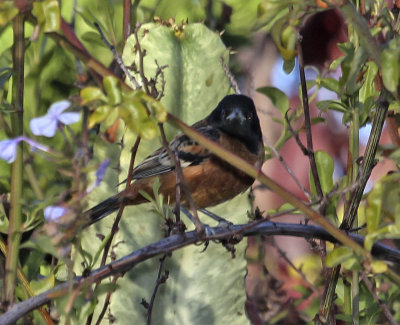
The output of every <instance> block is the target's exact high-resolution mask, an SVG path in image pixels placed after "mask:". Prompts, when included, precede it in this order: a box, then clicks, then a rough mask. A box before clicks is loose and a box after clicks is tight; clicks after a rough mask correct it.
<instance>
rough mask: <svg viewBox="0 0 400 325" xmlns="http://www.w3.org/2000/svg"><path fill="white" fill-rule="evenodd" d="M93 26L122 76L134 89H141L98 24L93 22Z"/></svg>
mask: <svg viewBox="0 0 400 325" xmlns="http://www.w3.org/2000/svg"><path fill="white" fill-rule="evenodd" d="M94 26H95V27H96V28H97V30H98V32H99V34H100V36H101V39H102V40H103V42H104V43H105V44H106V45H107V47H108V48H109V49H110V51H111V52H112V54H113V55H114V59H115V61H117V63H118V65H119V67H120V68H121V70H122V71H123V72H124V74H125V75H126V76H127V77H128V78H129V80H130V81H131V82H132V84H133V85H134V87H135V89H141V88H142V87H141V86H140V85H139V84H138V82H137V81H136V79H135V77H134V76H132V75H131V73H130V72H129V70H128V69H127V68H126V66H125V64H124V63H123V62H122V59H121V57H120V55H119V54H118V53H117V50H116V49H115V47H114V45H112V44H111V43H110V42H109V41H108V40H107V38H106V37H105V35H104V33H103V31H102V30H101V28H100V26H99V24H98V23H96V22H95V23H94Z"/></svg>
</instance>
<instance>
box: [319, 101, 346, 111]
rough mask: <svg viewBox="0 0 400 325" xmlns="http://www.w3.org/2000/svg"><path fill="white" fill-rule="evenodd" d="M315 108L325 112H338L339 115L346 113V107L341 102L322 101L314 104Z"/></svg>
mask: <svg viewBox="0 0 400 325" xmlns="http://www.w3.org/2000/svg"><path fill="white" fill-rule="evenodd" d="M316 104H317V107H318V108H319V109H320V110H321V111H324V112H325V111H327V110H328V109H331V110H334V111H338V112H341V113H346V112H347V111H348V108H347V106H346V105H344V104H343V103H342V102H341V101H339V100H322V101H319V102H317V103H316Z"/></svg>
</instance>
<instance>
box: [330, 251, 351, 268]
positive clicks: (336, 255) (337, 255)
mask: <svg viewBox="0 0 400 325" xmlns="http://www.w3.org/2000/svg"><path fill="white" fill-rule="evenodd" d="M353 255H354V253H353V251H352V250H351V248H348V247H346V246H340V247H336V248H334V249H333V250H332V251H331V252H329V253H328V254H327V255H326V258H325V263H326V266H327V267H334V266H336V265H339V264H342V263H343V262H344V261H345V260H347V259H349V258H351V257H353Z"/></svg>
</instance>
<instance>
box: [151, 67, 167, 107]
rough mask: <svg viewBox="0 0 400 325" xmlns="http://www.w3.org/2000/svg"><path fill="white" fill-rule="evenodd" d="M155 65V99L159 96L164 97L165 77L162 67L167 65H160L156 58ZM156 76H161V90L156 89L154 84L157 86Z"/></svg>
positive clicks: (159, 98)
mask: <svg viewBox="0 0 400 325" xmlns="http://www.w3.org/2000/svg"><path fill="white" fill-rule="evenodd" d="M155 63H156V66H157V70H156V74H155V76H154V91H155V93H156V94H157V96H156V99H157V100H161V98H163V97H164V91H165V77H164V71H163V70H164V69H165V68H167V67H168V65H162V66H160V65H159V64H158V62H157V60H155ZM158 78H161V90H160V91H158V90H157V88H156V86H157V80H158Z"/></svg>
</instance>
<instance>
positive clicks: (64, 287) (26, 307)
mask: <svg viewBox="0 0 400 325" xmlns="http://www.w3.org/2000/svg"><path fill="white" fill-rule="evenodd" d="M212 230H213V232H214V234H213V235H212V236H204V239H205V240H210V241H211V240H221V239H227V238H230V237H232V236H237V234H239V233H240V234H241V235H243V236H255V235H264V236H275V235H281V236H282V235H284V236H295V237H303V238H316V239H322V240H327V241H331V242H333V243H338V240H337V239H335V238H334V237H333V236H332V235H330V234H329V233H328V232H327V231H326V230H324V229H323V228H321V227H318V226H310V225H300V224H288V223H277V222H270V221H265V222H263V223H258V222H257V221H255V222H253V224H242V225H234V226H230V227H229V229H228V228H226V227H214V228H212ZM349 237H350V238H351V239H352V240H354V241H355V242H357V243H358V244H360V245H362V244H363V241H364V237H362V236H359V235H355V234H349ZM201 239H202V238H200V235H199V234H198V233H197V231H190V232H186V233H184V234H176V235H172V236H170V237H167V238H163V239H161V240H160V241H158V242H156V243H154V244H151V245H148V246H145V247H143V248H141V249H139V250H137V251H135V252H133V253H131V254H129V255H127V256H125V257H122V258H120V259H118V260H116V261H114V262H112V263H110V264H108V265H105V266H102V267H100V268H98V269H96V270H94V271H92V272H91V273H90V274H89V275H87V276H85V277H82V276H81V277H76V278H75V279H74V280H73V283H72V285H73V287H74V288H77V287H78V286H82V287H84V286H83V284H91V283H94V282H96V281H98V280H102V279H104V278H106V277H109V276H112V275H115V274H121V273H124V272H126V271H129V270H130V269H132V268H133V267H135V266H136V265H138V264H139V263H141V262H143V261H146V260H148V259H150V258H152V257H154V256H156V255H161V254H168V253H171V252H173V251H175V250H177V249H179V248H182V247H186V246H188V245H191V244H194V243H196V242H198V241H200V240H201ZM371 253H372V255H374V256H375V257H377V258H381V259H385V260H387V261H391V262H394V263H397V264H400V251H399V250H396V249H394V248H392V247H389V246H387V245H384V244H381V243H375V244H374V246H373V247H372V251H371ZM69 286H70V282H65V283H63V284H61V285H58V286H56V287H54V288H53V289H51V290H48V291H46V292H44V293H42V294H40V295H38V296H36V297H33V298H30V299H28V300H25V301H23V302H21V303H19V304H15V305H14V306H13V307H12V308H10V309H9V310H8V311H7V312H6V313H5V314H3V315H2V316H0V324H3V325H11V324H13V323H14V322H16V321H17V320H18V319H19V318H21V317H22V316H23V315H25V314H26V313H28V312H30V311H32V310H34V309H36V308H38V307H40V306H43V305H44V304H47V303H49V302H50V301H51V300H52V299H55V298H58V297H60V296H62V295H65V294H67V293H68V290H69Z"/></svg>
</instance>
